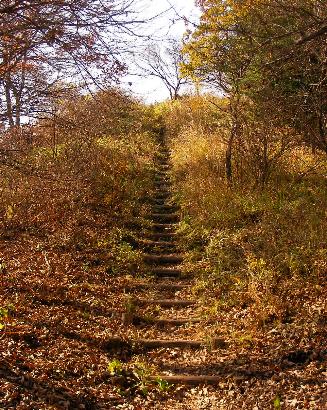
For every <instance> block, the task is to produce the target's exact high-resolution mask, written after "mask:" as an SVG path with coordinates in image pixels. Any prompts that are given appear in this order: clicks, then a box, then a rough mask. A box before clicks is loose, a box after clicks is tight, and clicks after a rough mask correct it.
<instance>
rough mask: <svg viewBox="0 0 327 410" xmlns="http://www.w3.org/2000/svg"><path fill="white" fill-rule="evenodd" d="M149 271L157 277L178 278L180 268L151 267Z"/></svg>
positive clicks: (180, 273)
mask: <svg viewBox="0 0 327 410" xmlns="http://www.w3.org/2000/svg"><path fill="white" fill-rule="evenodd" d="M150 272H151V273H152V274H153V275H155V276H157V277H159V278H168V277H171V278H179V277H180V276H181V275H182V270H181V269H177V268H156V267H154V268H151V270H150Z"/></svg>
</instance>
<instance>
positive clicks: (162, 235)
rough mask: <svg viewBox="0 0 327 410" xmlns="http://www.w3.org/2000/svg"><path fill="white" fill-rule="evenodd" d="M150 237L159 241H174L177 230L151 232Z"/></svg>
mask: <svg viewBox="0 0 327 410" xmlns="http://www.w3.org/2000/svg"><path fill="white" fill-rule="evenodd" d="M147 237H148V238H151V239H153V240H159V241H161V240H162V241H173V240H175V239H176V238H177V233H176V232H149V233H148V234H147Z"/></svg>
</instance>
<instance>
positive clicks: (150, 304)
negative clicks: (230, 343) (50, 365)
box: [107, 143, 224, 385]
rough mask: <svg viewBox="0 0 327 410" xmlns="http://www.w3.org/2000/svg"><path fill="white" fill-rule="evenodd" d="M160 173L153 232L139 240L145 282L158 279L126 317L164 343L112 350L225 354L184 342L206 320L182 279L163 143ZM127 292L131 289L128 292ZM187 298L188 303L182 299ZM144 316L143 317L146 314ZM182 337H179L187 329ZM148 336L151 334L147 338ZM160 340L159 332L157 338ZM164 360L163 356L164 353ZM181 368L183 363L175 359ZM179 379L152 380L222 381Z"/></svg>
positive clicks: (146, 341)
mask: <svg viewBox="0 0 327 410" xmlns="http://www.w3.org/2000/svg"><path fill="white" fill-rule="evenodd" d="M156 168H157V171H156V175H155V179H154V186H155V192H154V195H153V197H152V198H151V203H152V212H151V213H150V215H149V219H150V220H151V229H150V230H149V231H148V232H147V233H146V234H145V235H144V237H143V238H141V239H140V244H141V245H142V248H143V249H144V252H145V253H144V262H145V265H146V267H147V269H146V272H145V273H146V276H147V277H151V278H153V280H151V281H150V282H144V283H137V284H135V285H134V286H132V287H131V291H132V290H134V291H135V289H136V288H137V290H138V292H141V293H142V297H140V296H138V297H135V296H132V295H131V297H130V303H131V305H132V306H133V311H132V312H130V313H128V312H127V313H126V314H125V316H123V322H124V323H125V324H126V325H132V326H134V328H136V329H138V328H139V329H140V332H136V333H138V334H139V333H142V330H143V329H145V328H149V327H150V328H153V329H160V331H159V336H160V337H154V338H152V337H144V338H135V339H129V340H128V341H126V340H123V339H121V338H113V339H112V340H108V344H107V347H108V348H111V347H118V346H119V347H120V348H121V347H124V346H125V347H133V348H134V351H135V348H136V350H141V351H142V352H144V351H154V350H156V349H157V350H159V351H161V350H160V349H177V351H178V352H180V356H181V358H182V356H183V352H185V351H186V350H187V351H190V350H201V351H203V350H204V349H208V347H210V349H215V348H224V346H223V345H222V344H223V341H222V340H221V339H211V340H209V341H208V340H207V338H205V340H198V338H197V337H196V336H192V335H191V336H190V337H187V338H185V337H184V335H185V333H187V329H188V328H189V326H193V325H194V326H196V325H199V326H201V321H202V319H201V317H197V316H195V315H194V312H196V308H197V304H198V303H197V301H196V300H192V299H191V297H189V294H190V289H191V287H192V278H191V277H189V276H186V275H185V274H183V270H182V268H181V264H182V262H183V254H181V253H180V251H179V243H180V242H181V241H182V238H181V237H180V235H179V234H178V233H177V226H178V225H177V224H178V222H179V219H180V215H179V212H178V206H177V205H176V203H174V197H173V192H172V189H171V181H170V178H169V169H170V163H169V151H168V150H167V148H166V147H165V145H164V143H162V144H161V150H160V152H159V153H158V156H157V167H156ZM125 291H126V289H125ZM183 294H184V295H187V297H184V298H183V296H181V295H183ZM151 308H154V309H160V315H159V316H160V317H154V316H153V314H152V315H150V316H149V315H148V314H147V309H151ZM142 313H143V314H142ZM183 327H184V330H186V331H183V332H180V333H181V334H182V335H183V336H182V337H180V338H179V337H178V336H175V334H177V335H178V334H180V333H179V332H178V331H174V329H177V328H183ZM145 334H146V332H145ZM154 334H156V332H154ZM159 354H160V353H159ZM176 362H178V357H177V358H176ZM177 370H179V371H177V372H176V373H177V374H171V372H170V373H169V374H166V373H167V372H160V370H159V374H157V375H155V376H153V377H152V378H151V379H153V380H157V379H158V378H159V379H161V380H166V381H167V382H168V383H173V384H183V385H199V384H217V383H219V382H220V381H221V376H215V375H212V374H210V372H208V373H209V374H184V372H183V365H181V366H180V368H179V369H177Z"/></svg>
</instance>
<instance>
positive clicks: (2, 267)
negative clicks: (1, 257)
mask: <svg viewBox="0 0 327 410" xmlns="http://www.w3.org/2000/svg"><path fill="white" fill-rule="evenodd" d="M6 269H7V266H6V264H5V262H2V261H0V274H1V273H5V272H6Z"/></svg>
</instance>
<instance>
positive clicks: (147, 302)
mask: <svg viewBox="0 0 327 410" xmlns="http://www.w3.org/2000/svg"><path fill="white" fill-rule="evenodd" d="M135 303H136V304H137V305H141V306H151V305H155V306H161V307H188V306H194V305H196V302H195V301H194V300H179V299H162V300H160V299H158V300H156V299H153V300H151V299H136V300H135Z"/></svg>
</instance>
